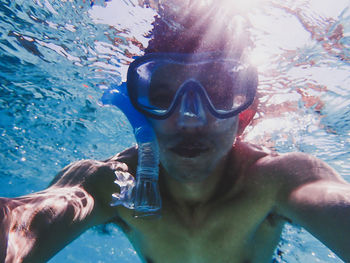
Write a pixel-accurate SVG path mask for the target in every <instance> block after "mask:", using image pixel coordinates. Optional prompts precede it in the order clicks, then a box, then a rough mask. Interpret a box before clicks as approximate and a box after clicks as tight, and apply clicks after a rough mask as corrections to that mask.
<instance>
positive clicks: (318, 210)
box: [282, 154, 350, 262]
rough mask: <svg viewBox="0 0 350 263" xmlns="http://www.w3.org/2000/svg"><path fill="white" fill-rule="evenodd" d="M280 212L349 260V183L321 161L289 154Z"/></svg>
mask: <svg viewBox="0 0 350 263" xmlns="http://www.w3.org/2000/svg"><path fill="white" fill-rule="evenodd" d="M287 161H288V162H289V165H288V166H289V167H288V169H287V170H289V172H288V177H289V178H288V179H287V182H288V186H287V189H288V188H289V189H288V190H287V191H286V193H288V196H287V198H286V199H285V202H283V206H282V207H283V210H284V214H285V215H287V216H288V217H289V218H291V219H292V220H293V221H294V222H295V223H297V224H299V225H301V226H303V227H305V229H307V230H308V231H309V232H310V233H311V234H313V235H314V236H315V237H317V238H318V239H319V240H320V241H322V242H323V243H324V244H325V245H326V246H328V247H329V248H330V249H332V250H333V251H334V252H335V253H336V254H337V255H338V256H339V257H340V258H342V259H343V260H344V261H345V262H350V184H349V183H348V182H346V181H345V180H344V179H342V178H341V177H340V176H339V175H338V174H337V173H336V172H335V171H334V170H333V169H332V168H330V167H329V166H328V165H326V164H325V163H323V162H322V161H320V160H318V159H316V158H313V157H310V156H307V155H303V154H301V155H291V156H290V158H289V160H287Z"/></svg>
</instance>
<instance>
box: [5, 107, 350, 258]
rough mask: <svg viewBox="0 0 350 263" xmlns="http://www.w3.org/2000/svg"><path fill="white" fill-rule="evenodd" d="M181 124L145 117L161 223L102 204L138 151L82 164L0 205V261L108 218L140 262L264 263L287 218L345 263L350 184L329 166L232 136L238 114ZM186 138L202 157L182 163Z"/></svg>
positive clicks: (53, 246) (42, 254) (36, 254)
mask: <svg viewBox="0 0 350 263" xmlns="http://www.w3.org/2000/svg"><path fill="white" fill-rule="evenodd" d="M186 121H189V122H192V121H193V122H194V123H191V125H188V123H187V124H186V123H185V122H178V116H177V114H175V113H174V115H173V116H171V117H170V118H169V119H167V120H162V121H152V120H151V123H152V125H153V127H154V130H155V132H156V134H157V137H158V142H159V146H160V154H161V155H160V157H161V158H160V160H161V169H160V177H159V178H160V180H159V184H160V192H161V196H162V202H163V204H162V212H161V213H162V216H161V217H160V218H158V219H149V220H148V219H136V218H134V217H133V211H132V210H129V209H127V208H124V207H122V206H117V207H111V206H110V205H109V203H110V202H111V195H112V193H115V192H118V191H119V188H118V187H117V186H116V185H115V184H114V183H113V182H114V180H115V179H116V176H115V174H114V172H117V173H123V174H124V175H125V176H132V175H134V174H135V169H136V165H137V151H136V150H135V149H129V150H126V151H124V152H122V153H120V154H118V155H116V156H115V157H113V158H111V159H108V160H106V161H103V162H99V161H93V160H86V161H80V162H77V163H73V164H71V165H69V166H67V167H66V168H65V169H63V170H62V171H61V172H60V173H59V174H58V175H57V177H56V178H55V179H54V181H53V182H52V184H51V186H50V187H49V188H47V189H46V190H44V191H42V192H39V193H35V194H31V195H28V196H24V197H19V198H15V199H6V198H3V199H0V201H1V204H2V210H0V220H1V222H2V224H1V231H0V235H1V240H0V242H1V243H0V260H1V262H6V263H10V262H11V263H18V262H26V263H28V262H33V263H34V262H35V263H39V262H46V261H47V260H48V259H49V258H51V257H52V256H53V255H54V254H55V253H57V252H58V251H59V250H60V249H62V248H63V247H64V246H65V245H67V244H68V243H69V242H71V241H72V240H74V239H75V238H76V237H77V236H79V235H80V234H81V233H83V232H84V231H86V230H87V229H88V228H90V227H92V226H94V225H99V224H104V223H110V222H113V223H115V224H116V225H117V226H119V227H120V228H121V229H122V230H123V231H124V232H125V234H126V236H127V237H128V238H129V240H130V241H131V243H132V244H133V246H134V248H135V249H136V251H137V252H138V254H139V256H140V258H141V259H142V260H143V261H144V262H154V263H178V262H186V263H197V262H200V263H207V262H220V263H221V262H223V263H225V262H229V263H232V262H233V263H247V262H250V263H254V262H256V263H262V262H270V261H271V256H272V253H273V251H274V249H275V247H276V245H277V243H278V241H279V237H280V234H281V230H282V227H283V225H284V223H285V222H287V221H289V222H292V223H297V224H299V225H301V226H303V227H305V228H306V229H307V230H309V231H310V232H311V233H312V234H313V235H315V236H316V237H317V238H319V239H320V240H321V241H322V242H324V243H325V244H326V245H327V246H328V247H329V248H331V249H332V250H333V251H334V252H336V253H337V254H338V255H339V256H340V257H341V258H342V259H343V260H344V261H345V262H349V261H350V250H349V249H348V245H349V243H350V220H349V218H350V185H349V183H347V182H346V181H344V180H343V179H342V178H341V177H340V176H339V175H337V173H336V172H335V171H334V170H333V169H332V168H330V167H329V166H328V165H326V164H325V163H323V162H322V161H320V160H318V159H316V158H314V157H311V156H309V155H306V154H301V153H292V154H284V155H278V154H275V153H270V152H268V151H265V150H263V149H260V148H259V147H257V146H253V145H250V144H247V143H244V142H241V141H240V140H239V139H237V140H236V132H237V128H238V121H237V118H231V119H226V120H221V121H217V120H216V119H214V118H213V117H211V116H210V115H208V113H207V121H206V123H205V124H201V125H199V126H196V125H193V124H195V122H196V120H193V119H188V120H186ZM188 127H190V128H188ZM184 142H185V143H184ZM193 142H195V144H194V145H201V149H202V150H201V152H200V154H195V151H194V154H193V156H191V157H188V156H187V157H184V156H183V155H182V154H181V152H182V150H180V151H179V150H178V148H176V146H177V145H182V146H181V147H184V148H185V150H189V151H193V149H192V148H193V147H194V146H193ZM191 144H192V146H191ZM183 145H185V146H183ZM232 145H233V146H232ZM174 147H175V149H177V150H174ZM181 147H180V148H181ZM184 154H185V155H186V154H187V153H184Z"/></svg>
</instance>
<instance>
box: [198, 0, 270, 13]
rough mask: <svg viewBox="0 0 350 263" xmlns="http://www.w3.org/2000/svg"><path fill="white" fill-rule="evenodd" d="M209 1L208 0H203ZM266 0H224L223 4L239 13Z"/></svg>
mask: <svg viewBox="0 0 350 263" xmlns="http://www.w3.org/2000/svg"><path fill="white" fill-rule="evenodd" d="M203 1H208V0H203ZM262 1H264V0H223V1H222V6H223V7H224V8H225V9H226V8H227V10H232V9H234V10H235V11H236V12H237V11H238V12H239V13H246V12H248V11H249V10H250V9H251V8H254V7H257V6H258V5H259V4H260V3H261V2H262Z"/></svg>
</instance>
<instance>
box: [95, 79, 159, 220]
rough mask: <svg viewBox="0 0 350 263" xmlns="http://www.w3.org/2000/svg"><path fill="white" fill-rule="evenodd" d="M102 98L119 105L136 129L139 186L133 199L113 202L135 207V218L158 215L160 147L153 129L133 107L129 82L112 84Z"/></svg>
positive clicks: (135, 188) (106, 102) (103, 101)
mask: <svg viewBox="0 0 350 263" xmlns="http://www.w3.org/2000/svg"><path fill="white" fill-rule="evenodd" d="M101 101H102V103H103V104H105V105H106V104H109V105H114V106H117V107H118V108H119V109H120V110H121V111H122V112H123V113H124V115H125V116H126V117H127V119H128V120H129V122H130V124H131V126H132V128H133V131H134V135H135V139H136V142H137V144H138V164H137V172H136V185H135V187H134V189H132V190H133V192H132V195H131V199H133V200H117V201H115V204H113V203H112V204H111V205H117V204H119V203H121V204H123V205H124V206H126V207H128V208H133V209H134V210H135V217H142V216H150V215H157V214H158V213H159V211H160V208H161V198H160V193H159V188H158V173H159V167H158V165H159V150H158V143H157V139H156V136H155V133H154V131H153V128H152V127H151V126H150V124H149V122H148V121H147V119H146V118H145V116H144V115H142V114H141V113H140V112H138V111H137V110H136V109H135V108H134V107H133V106H132V104H131V102H130V99H129V96H128V94H127V89H126V83H124V82H123V83H122V84H121V85H120V86H118V85H116V84H112V85H111V87H110V88H109V89H108V90H107V91H105V93H104V94H103V96H102V99H101ZM122 198H125V197H122ZM129 199H130V198H129ZM120 201H122V202H120ZM130 203H131V205H130ZM132 203H133V204H132Z"/></svg>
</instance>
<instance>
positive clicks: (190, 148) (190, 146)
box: [170, 140, 209, 158]
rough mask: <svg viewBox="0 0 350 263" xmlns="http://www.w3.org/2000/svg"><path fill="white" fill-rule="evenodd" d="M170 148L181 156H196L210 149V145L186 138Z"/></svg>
mask: <svg viewBox="0 0 350 263" xmlns="http://www.w3.org/2000/svg"><path fill="white" fill-rule="evenodd" d="M170 150H171V151H172V152H173V153H175V154H177V155H179V156H181V157H186V158H195V157H197V156H199V155H201V154H203V153H205V152H207V151H209V147H207V146H206V145H204V144H203V143H200V142H196V141H187V140H186V141H181V142H180V143H178V144H176V145H175V146H174V147H171V148H170Z"/></svg>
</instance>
